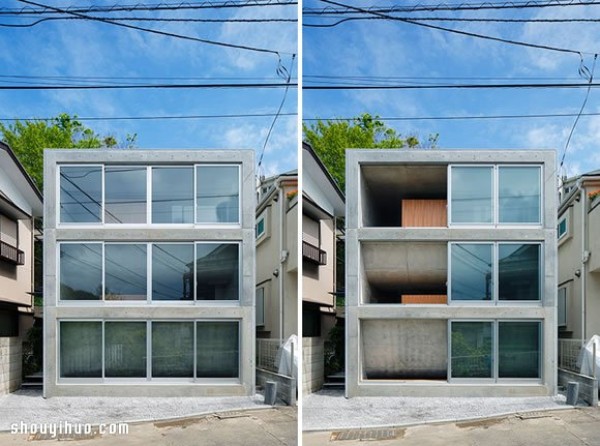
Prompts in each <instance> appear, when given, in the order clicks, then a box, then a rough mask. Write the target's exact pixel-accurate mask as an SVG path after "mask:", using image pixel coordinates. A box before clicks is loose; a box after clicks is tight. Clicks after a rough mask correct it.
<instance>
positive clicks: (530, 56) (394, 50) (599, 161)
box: [303, 0, 600, 175]
mask: <svg viewBox="0 0 600 446" xmlns="http://www.w3.org/2000/svg"><path fill="white" fill-rule="evenodd" d="M341 3H346V4H352V5H367V4H369V5H373V4H375V3H374V2H364V1H361V2H343V1H342V2H341ZM416 3H419V2H408V3H406V4H416ZM421 3H428V4H438V3H439V2H421ZM449 3H451V4H458V3H460V2H449ZM471 3H474V2H471ZM393 4H398V5H400V4H403V3H401V2H397V1H396V2H393ZM386 5H390V3H389V2H377V3H376V6H378V7H383V6H386ZM327 6H328V5H327V4H325V3H322V2H319V1H316V0H306V1H305V2H304V8H325V7H327ZM406 15H407V14H404V16H406ZM412 16H414V17H418V16H421V17H424V16H429V17H431V16H438V17H452V18H456V17H463V18H465V17H488V18H491V17H500V18H538V19H541V18H544V19H556V18H582V17H584V18H594V17H600V5H598V6H579V5H578V6H570V7H550V8H537V9H520V10H500V11H498V10H488V11H459V12H454V11H448V12H435V13H434V12H423V13H420V14H416V13H413V14H412ZM303 20H304V22H305V23H327V22H332V21H334V20H332V19H325V18H321V17H306V16H305V17H303ZM431 23H433V24H435V25H438V26H444V27H447V28H455V29H461V30H465V31H469V32H473V33H480V34H487V35H492V36H497V37H501V38H504V39H512V40H520V41H525V42H530V43H535V44H541V45H552V46H557V47H564V48H571V49H574V50H578V51H584V52H590V53H594V52H600V43H599V42H600V23H496V22H491V23H490V22H486V23H473V22H447V21H446V22H431ZM584 64H585V65H586V66H587V67H588V68H589V69H590V70H591V68H592V64H593V55H584ZM579 65H580V59H579V56H578V55H575V54H565V53H558V52H551V51H545V50H540V49H534V48H524V47H518V46H512V45H508V44H504V43H498V42H491V41H486V40H481V39H476V38H472V37H465V36H459V35H453V34H449V33H446V32H441V31H437V30H429V29H423V28H421V27H416V26H414V25H410V24H405V23H401V22H392V21H388V20H362V21H350V22H346V23H343V24H340V25H338V26H335V27H331V28H308V27H304V28H303V72H304V75H305V80H304V84H305V85H309V84H312V85H314V84H315V82H314V78H309V77H307V76H311V75H327V76H340V75H342V76H367V77H372V76H386V77H389V76H396V77H414V78H417V79H406V80H404V81H402V80H401V81H397V82H396V83H399V82H405V83H416V84H426V83H433V84H448V83H453V82H457V83H506V82H522V83H533V82H577V83H584V82H587V81H586V79H584V78H581V77H580V76H579V75H578V69H579ZM598 65H600V61H599V63H598ZM596 68H597V69H596V74H597V75H599V76H600V73H598V71H600V66H597V67H596ZM449 78H468V79H449ZM474 78H484V79H474ZM489 78H497V79H489ZM329 82H332V83H337V84H339V83H341V82H347V80H339V79H334V80H331V79H330V80H329ZM364 82H365V81H362V82H359V83H364ZM584 97H585V89H538V90H533V89H526V90H523V89H519V90H517V89H512V90H400V91H393V90H378V91H364V90H351V91H305V92H304V93H303V117H304V118H333V117H352V116H356V115H358V114H361V113H364V112H368V113H371V114H373V115H379V116H381V117H423V116H464V115H476V116H482V115H484V116H485V115H507V114H510V115H513V114H516V115H527V114H556V113H577V112H578V111H579V108H580V107H581V104H582V102H583V100H584ZM599 111H600V92H598V91H597V90H596V89H593V88H592V90H591V94H590V97H589V100H588V103H587V106H586V109H585V112H599ZM574 120H575V118H574V117H561V118H544V119H502V120H470V121H404V122H397V121H390V122H387V124H388V125H390V126H391V127H394V128H396V129H397V130H398V131H400V132H401V133H402V134H418V135H419V136H421V137H423V138H424V139H426V137H427V135H429V134H430V133H439V135H440V136H439V142H438V146H439V147H440V148H466V149H475V148H484V149H487V148H490V149H494V148H498V149H503V148H508V149H513V148H514V149H517V148H526V149H529V148H538V149H540V148H542V149H546V148H549V149H556V150H557V152H558V158H559V159H560V156H561V155H562V153H563V149H564V147H565V143H566V140H567V137H568V134H569V132H570V130H571V127H572V125H573V122H574ZM599 137H600V116H593V117H582V118H581V119H580V121H579V123H578V126H577V128H576V129H575V133H574V135H573V138H572V140H571V143H570V146H569V149H568V152H567V155H566V158H565V165H564V169H563V171H562V172H561V173H563V174H565V173H566V174H567V175H573V174H576V173H581V172H585V171H589V170H593V169H597V168H599V167H600V150H598V141H599Z"/></svg>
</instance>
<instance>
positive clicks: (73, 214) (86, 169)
mask: <svg viewBox="0 0 600 446" xmlns="http://www.w3.org/2000/svg"><path fill="white" fill-rule="evenodd" d="M101 212H102V167H100V166H60V221H61V222H62V223H100V222H101V221H102V215H101Z"/></svg>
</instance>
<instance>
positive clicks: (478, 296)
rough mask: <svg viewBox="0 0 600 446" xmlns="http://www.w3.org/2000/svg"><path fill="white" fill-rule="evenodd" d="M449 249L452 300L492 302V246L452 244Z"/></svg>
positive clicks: (484, 244) (483, 244) (485, 244)
mask: <svg viewBox="0 0 600 446" xmlns="http://www.w3.org/2000/svg"><path fill="white" fill-rule="evenodd" d="M450 249H451V276H450V281H451V291H450V293H451V294H450V295H451V298H452V300H492V293H493V289H494V286H493V275H492V263H493V261H492V244H491V243H490V244H487V243H477V244H475V243H460V244H459V243H453V244H451V245H450Z"/></svg>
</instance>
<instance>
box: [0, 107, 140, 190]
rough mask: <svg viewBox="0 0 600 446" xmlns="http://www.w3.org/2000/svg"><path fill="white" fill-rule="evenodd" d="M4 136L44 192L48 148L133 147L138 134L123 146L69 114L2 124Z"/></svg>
mask: <svg viewBox="0 0 600 446" xmlns="http://www.w3.org/2000/svg"><path fill="white" fill-rule="evenodd" d="M0 133H1V134H2V140H3V141H4V142H5V143H7V144H8V145H9V146H10V147H11V148H12V149H13V151H14V152H15V154H16V155H17V157H18V158H19V161H21V164H23V166H24V167H25V170H26V171H27V173H29V175H30V176H31V178H32V179H33V181H34V182H35V183H36V185H37V186H38V187H39V189H40V190H42V189H43V170H44V167H43V166H44V149H97V148H101V147H112V148H117V147H126V148H131V147H134V146H135V140H136V135H127V136H126V138H125V141H124V142H123V143H122V144H119V142H118V141H117V139H116V137H115V136H113V135H105V136H101V135H99V134H98V133H96V132H95V131H94V130H92V129H90V128H89V127H86V126H85V125H83V124H82V123H81V122H80V121H78V120H77V117H76V116H70V115H68V114H66V113H62V114H60V115H58V116H57V117H55V118H53V119H52V120H51V121H38V120H31V121H30V120H25V121H15V122H14V123H12V124H8V125H6V124H4V123H2V122H0Z"/></svg>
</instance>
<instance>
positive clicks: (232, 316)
mask: <svg viewBox="0 0 600 446" xmlns="http://www.w3.org/2000/svg"><path fill="white" fill-rule="evenodd" d="M44 169H45V170H44V184H45V185H46V187H45V208H44V225H45V233H44V253H45V264H44V268H45V274H44V279H45V283H44V290H45V296H44V343H45V348H44V355H45V358H44V359H45V361H44V396H46V397H51V396H63V395H73V396H79V395H108V396H146V395H148V396H201V395H211V396H215V395H251V394H253V393H254V373H255V372H254V348H255V336H254V209H255V208H254V204H255V195H254V154H253V152H252V151H247V150H245V151H237V150H109V149H107V150H47V151H46V152H45V154H44Z"/></svg>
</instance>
